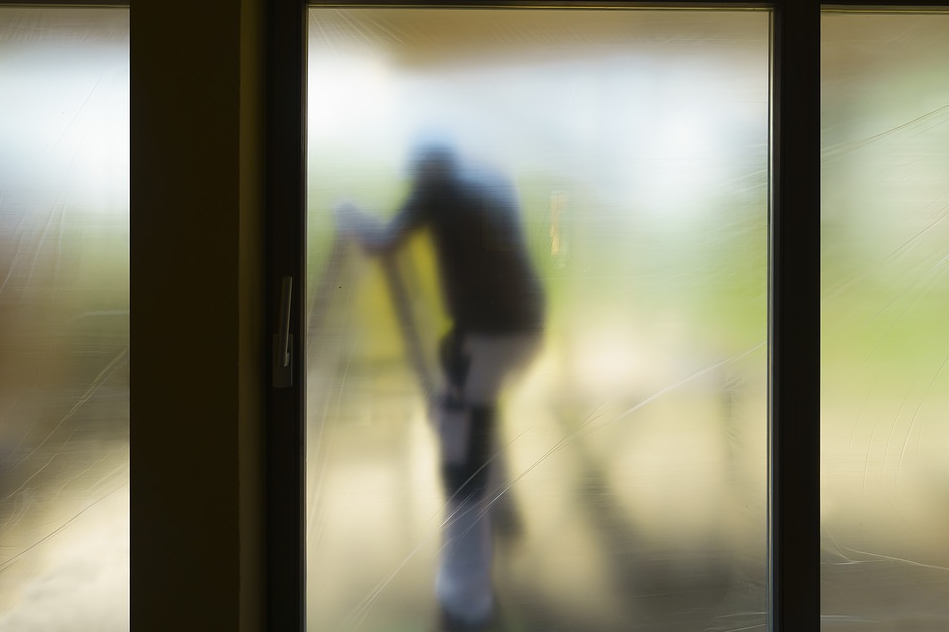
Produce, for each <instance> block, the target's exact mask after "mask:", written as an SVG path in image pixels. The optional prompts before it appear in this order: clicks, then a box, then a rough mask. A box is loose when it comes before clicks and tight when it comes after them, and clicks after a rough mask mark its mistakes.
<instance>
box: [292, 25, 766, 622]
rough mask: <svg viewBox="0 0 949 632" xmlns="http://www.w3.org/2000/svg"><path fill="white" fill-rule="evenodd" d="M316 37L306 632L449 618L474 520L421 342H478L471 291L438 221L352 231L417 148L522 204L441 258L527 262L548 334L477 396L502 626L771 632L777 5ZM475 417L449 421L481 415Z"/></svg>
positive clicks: (388, 28)
mask: <svg viewBox="0 0 949 632" xmlns="http://www.w3.org/2000/svg"><path fill="white" fill-rule="evenodd" d="M308 19H309V23H308V60H307V66H308V75H307V76H308V84H307V101H308V111H307V129H308V136H307V164H308V166H307V203H306V206H307V223H308V232H307V238H308V245H307V280H306V295H307V297H308V300H307V304H306V316H305V319H306V337H307V339H306V349H307V353H308V356H307V358H308V360H307V364H306V383H307V391H306V424H307V435H308V438H307V462H308V464H309V465H308V469H307V479H306V485H307V498H306V538H307V549H306V554H307V571H306V577H307V610H308V617H307V626H308V629H310V630H329V629H332V630H366V631H374V630H379V631H382V630H417V629H436V628H434V627H431V626H435V625H436V624H437V623H438V621H439V619H440V618H444V616H445V613H444V612H443V611H444V610H445V608H446V603H445V596H444V592H445V591H444V578H443V577H442V575H443V574H444V571H442V572H440V571H439V569H440V568H442V567H443V566H444V564H445V562H444V560H445V559H446V558H447V557H449V556H450V555H451V551H452V550H453V548H452V547H453V546H454V543H455V542H457V541H460V539H461V538H463V536H460V535H459V534H458V528H457V527H456V526H455V525H457V524H458V521H461V520H463V519H464V518H463V517H462V516H461V515H460V514H459V512H458V510H457V507H456V505H455V504H453V499H452V497H451V496H452V494H451V493H450V490H448V489H446V483H445V481H444V477H443V467H442V466H443V464H444V462H445V460H446V458H449V457H448V456H446V450H449V449H450V448H446V447H445V444H444V441H445V432H446V431H445V429H444V425H439V424H444V419H443V417H444V401H443V397H444V394H445V392H446V391H447V390H450V389H449V387H450V386H451V385H452V384H454V382H453V381H452V379H453V378H452V377H451V375H450V374H451V371H450V370H449V371H447V375H446V370H445V367H446V364H445V362H444V357H439V355H438V352H437V350H438V348H439V345H440V342H441V341H444V340H446V336H447V334H448V333H449V332H453V331H454V332H457V331H458V330H459V329H465V330H466V333H468V334H471V335H469V341H470V340H475V339H477V340H480V338H478V336H477V334H479V333H484V332H479V330H478V326H479V325H478V324H475V325H470V324H467V323H470V322H472V321H469V320H467V316H465V315H464V314H466V313H470V312H465V311H464V310H459V309H458V308H457V306H456V305H454V303H453V300H454V299H453V296H455V295H456V294H458V293H463V291H464V289H465V288H467V287H468V286H467V285H464V284H465V283H474V281H471V280H467V281H466V280H464V279H463V280H459V278H462V277H463V276H464V275H462V276H461V277H459V276H458V275H459V274H460V273H459V272H458V270H456V269H453V268H452V267H451V265H450V260H451V258H452V256H453V254H452V253H453V252H455V251H453V250H451V249H450V248H448V247H446V245H445V242H444V235H443V232H440V231H443V230H445V229H444V228H443V227H442V224H440V223H439V222H441V221H442V220H440V219H438V218H437V217H435V218H433V219H431V220H430V221H429V222H427V223H426V222H418V230H413V231H410V232H408V233H407V234H406V238H405V240H404V241H402V242H400V244H399V247H398V248H395V249H394V250H393V251H392V252H386V253H384V254H381V255H380V254H378V253H374V252H373V251H372V250H371V248H370V249H369V250H367V249H366V248H365V247H363V246H365V245H367V244H366V241H367V232H366V231H362V230H360V228H359V227H358V226H356V227H355V228H354V227H353V225H352V224H350V223H346V220H345V218H341V215H345V214H346V211H345V209H352V208H358V209H360V211H361V213H362V214H361V215H360V217H361V218H363V220H365V221H366V222H371V221H372V220H373V218H375V219H377V220H378V221H379V222H381V223H383V224H384V223H386V222H389V221H391V220H392V219H393V217H394V216H395V214H396V212H397V211H398V209H400V208H403V207H404V205H406V200H407V199H409V198H410V197H411V196H412V195H413V192H414V194H418V191H419V189H420V188H422V189H424V187H425V184H424V183H423V182H421V181H420V177H419V173H418V171H417V169H416V170H414V171H413V163H412V157H413V155H415V154H416V153H417V152H418V151H419V148H420V147H421V148H423V149H424V147H425V146H426V143H435V144H436V145H438V144H444V145H450V147H451V149H452V151H453V152H455V157H456V158H457V160H458V162H459V164H460V163H462V162H463V163H464V165H465V167H464V169H465V170H466V171H465V174H466V175H465V177H466V178H470V179H471V180H472V181H475V180H477V178H480V177H483V176H484V174H486V173H489V172H491V173H498V174H500V177H502V178H503V179H504V180H505V181H507V182H508V183H509V187H510V190H513V191H515V192H516V193H515V197H516V208H517V210H518V215H517V222H518V223H519V226H520V228H519V229H515V228H509V229H506V230H507V232H504V231H502V232H501V234H500V235H498V234H497V233H492V232H491V231H492V229H491V228H490V224H489V223H488V222H489V220H488V219H484V220H483V222H484V223H482V224H477V226H481V227H482V228H478V229H476V230H474V231H473V232H471V234H470V236H469V239H468V240H467V241H463V242H461V243H463V244H466V245H464V246H453V248H466V249H470V250H475V251H476V252H477V253H482V254H483V253H484V252H487V253H488V255H487V258H486V261H487V263H483V264H482V263H479V264H477V265H479V266H480V265H485V266H491V265H494V264H493V263H491V262H493V261H495V260H498V259H504V258H505V257H507V256H508V255H509V254H510V252H511V251H512V250H518V251H520V252H521V253H522V254H523V256H524V258H525V259H526V260H527V261H528V262H529V268H531V269H532V270H533V271H534V273H535V274H536V277H537V278H538V279H539V283H540V286H541V288H542V294H543V297H544V300H543V303H544V306H545V309H544V318H543V321H542V335H541V336H540V340H541V342H540V344H539V346H538V348H537V349H536V351H535V353H534V354H533V355H532V356H531V357H530V360H529V361H528V362H525V363H524V365H523V367H522V368H523V370H522V371H521V372H520V373H519V374H518V376H517V377H518V379H516V380H515V381H513V382H512V383H511V384H510V386H509V388H507V389H505V390H503V391H502V392H501V393H500V395H499V396H498V397H497V399H496V400H494V401H492V404H494V408H495V416H494V417H493V419H494V423H493V426H492V427H493V429H494V431H495V433H496V436H495V437H494V442H493V444H492V447H491V449H490V452H489V455H490V456H489V458H488V461H489V464H488V465H487V468H486V469H488V470H490V476H488V483H487V484H486V492H485V494H486V498H487V500H486V501H485V503H484V504H483V505H479V507H480V509H479V510H480V511H483V512H485V517H484V519H483V520H485V521H488V522H489V523H490V534H491V539H492V542H493V553H492V554H491V555H490V561H489V562H488V567H489V570H490V573H491V575H492V577H493V584H492V586H493V593H494V602H495V609H494V613H495V614H494V619H493V621H494V623H493V625H495V626H498V627H496V628H491V629H499V630H501V629H503V630H541V629H545V630H546V629H558V630H564V631H571V630H604V631H605V630H628V629H649V630H683V629H746V628H753V627H756V626H763V625H764V622H765V616H766V615H765V611H766V609H767V606H766V600H767V594H766V550H767V546H766V542H767V432H768V413H767V410H768V405H767V393H768V391H767V359H768V343H767V338H768V320H767V319H768V290H767V283H768V280H767V270H768V266H767V261H768V226H769V116H770V104H769V93H770V83H769V80H770V74H769V73H770V63H771V60H770V52H769V51H770V27H771V24H770V14H769V12H767V11H643V10H614V11H590V10H579V9H569V10H534V9H531V10H518V9H510V10H487V9H479V10H462V9H457V10H455V9H381V8H374V9H368V8H351V9H340V8H312V9H311V10H310V11H309V16H308ZM433 139H434V140H433ZM416 164H417V163H416ZM471 165H474V166H471ZM472 174H474V175H472ZM498 181H500V180H498ZM492 190H494V189H492ZM478 195H480V196H481V197H478V200H479V202H478V204H480V205H481V207H482V208H488V207H489V206H490V204H491V203H490V201H489V198H490V199H493V198H491V197H490V196H487V197H485V196H486V195H487V194H478ZM463 205H464V203H463V201H462V202H459V201H458V200H457V199H456V200H454V201H453V202H446V203H443V204H441V205H437V208H434V207H433V210H432V213H434V214H436V215H437V214H438V213H441V214H444V215H443V217H451V216H452V214H453V213H454V214H456V215H458V214H462V213H464V212H465V211H464V210H462V209H461V206H463ZM409 206H411V204H409ZM341 209H343V210H341ZM444 221H451V220H444ZM479 221H481V220H479ZM413 226H415V224H413ZM369 232H371V231H369ZM498 240H500V245H499V244H498ZM369 241H371V239H369ZM472 244H473V245H472ZM368 245H369V246H371V245H372V244H371V243H370V244H368ZM469 246H470V248H469ZM446 250H448V252H447V254H446ZM472 256H476V255H472ZM505 260H506V259H505ZM471 265H475V264H471ZM511 274H519V273H518V272H516V271H515V272H511ZM464 278H465V279H466V278H467V277H464ZM506 281H507V280H506V279H505V278H504V277H503V273H500V276H497V277H495V285H494V286H492V287H496V286H501V285H503V284H504V283H506ZM459 288H461V289H459ZM525 300H526V299H525ZM499 305H500V303H491V304H488V305H484V306H483V307H484V308H485V310H487V311H488V312H489V313H497V310H500V309H501V307H499ZM492 310H495V311H494V312H492ZM475 311H477V310H475ZM492 322H494V321H492ZM486 334H487V337H488V338H490V337H491V336H492V335H494V336H495V338H497V339H500V338H503V336H500V337H498V335H497V332H494V331H487V332H486ZM448 339H450V337H449V338H448ZM471 344H472V345H474V346H473V347H472V349H476V348H477V344H476V343H471ZM472 353H473V354H475V355H473V356H472V357H474V358H477V355H476V354H477V351H476V350H474V351H472ZM473 362H477V359H475V360H473ZM495 370H497V371H500V369H495ZM468 384H469V386H470V382H469V383H468ZM462 399H464V398H462ZM480 403H483V402H469V401H462V404H461V405H462V406H463V407H464V406H466V405H469V404H470V405H471V410H472V411H474V412H471V411H469V413H470V415H472V417H471V419H473V420H474V421H472V422H471V423H473V424H478V423H480V422H479V421H478V419H480V418H479V417H478V416H477V415H478V414H479V413H478V410H477V405H479V404H480ZM469 413H466V414H469ZM471 528H472V529H476V528H479V527H477V526H472V527H471ZM436 584H438V585H439V586H440V588H436ZM449 608H450V604H449Z"/></svg>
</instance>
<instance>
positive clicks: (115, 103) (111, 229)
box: [0, 7, 129, 632]
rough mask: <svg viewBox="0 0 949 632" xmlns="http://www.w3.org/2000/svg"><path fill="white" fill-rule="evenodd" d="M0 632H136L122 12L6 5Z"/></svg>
mask: <svg viewBox="0 0 949 632" xmlns="http://www.w3.org/2000/svg"><path fill="white" fill-rule="evenodd" d="M0 94H2V95H3V96H2V97H0V543H2V546H0V629H2V630H4V632H19V631H27V630H57V631H59V630H63V631H76V632H79V631H87V630H99V631H113V630H127V629H128V625H129V624H128V541H129V535H128V351H129V338H128V305H129V302H128V301H129V299H128V11H126V10H121V9H64V8H56V9H52V8H49V9H38V8H32V9H23V8H11V7H0Z"/></svg>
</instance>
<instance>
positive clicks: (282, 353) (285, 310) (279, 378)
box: [273, 276, 293, 388]
mask: <svg viewBox="0 0 949 632" xmlns="http://www.w3.org/2000/svg"><path fill="white" fill-rule="evenodd" d="M292 301H293V277H291V276H285V277H283V281H282V282H281V284H280V306H279V316H278V320H277V333H276V334H274V337H273V385H274V386H275V387H276V388H287V387H289V386H291V385H292V384H293V367H292V364H291V360H292V355H291V354H292V348H293V334H291V333H290V307H291V303H292Z"/></svg>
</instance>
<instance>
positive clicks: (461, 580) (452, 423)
mask: <svg viewBox="0 0 949 632" xmlns="http://www.w3.org/2000/svg"><path fill="white" fill-rule="evenodd" d="M535 347H536V341H534V342H533V343H528V342H525V340H523V339H521V337H507V338H503V339H502V338H497V337H486V336H465V337H464V338H461V339H455V340H451V339H449V340H448V341H447V342H446V344H445V345H444V346H443V356H442V358H443V364H444V367H445V373H446V376H447V378H448V394H447V395H446V397H445V399H444V401H443V402H442V404H441V408H440V411H439V415H438V434H439V439H440V443H441V459H442V480H443V484H444V488H445V495H446V498H447V503H446V509H447V512H446V513H447V515H446V520H445V526H444V540H445V544H444V548H443V550H442V558H441V564H440V567H439V573H438V580H437V587H436V588H437V593H438V597H439V601H440V602H441V605H442V607H443V609H444V610H445V611H446V612H447V614H448V615H449V616H450V617H452V618H453V619H455V620H459V621H461V622H463V623H466V624H477V623H480V622H483V621H485V620H487V619H488V618H490V616H491V614H492V613H493V608H494V603H493V601H494V600H493V587H492V581H491V569H492V553H493V546H492V533H491V521H490V517H489V512H488V509H489V507H488V502H489V500H490V499H487V498H486V493H487V486H488V482H489V473H490V470H491V463H492V460H493V459H494V458H495V455H494V454H493V446H494V441H493V437H494V434H495V431H496V428H495V425H496V401H497V398H498V395H499V392H500V390H501V386H502V384H503V383H504V378H505V377H506V376H507V374H508V373H510V371H511V370H512V369H514V368H516V367H518V366H519V365H521V364H522V363H523V361H524V360H525V358H526V357H529V352H531V351H532V350H533V349H534V348H535Z"/></svg>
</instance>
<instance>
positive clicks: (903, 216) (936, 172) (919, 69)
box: [821, 13, 949, 632]
mask: <svg viewBox="0 0 949 632" xmlns="http://www.w3.org/2000/svg"><path fill="white" fill-rule="evenodd" d="M822 30H823V36H822V44H821V46H822V50H823V58H822V78H821V79H822V91H823V96H822V129H823V139H822V169H823V171H822V191H823V193H822V196H823V199H822V221H823V228H822V241H823V252H822V257H823V267H822V276H823V278H822V297H823V315H822V328H823V334H822V339H823V348H822V368H821V379H822V427H821V443H822V453H823V454H822V464H821V465H822V485H821V494H822V533H823V557H822V561H823V573H822V588H823V594H822V609H823V614H824V617H825V622H831V621H832V622H833V623H834V626H833V629H834V630H880V631H881V632H882V631H885V630H886V631H888V630H892V631H894V632H896V631H903V630H913V629H919V630H942V629H949V601H947V600H946V596H947V595H949V549H947V548H946V534H947V533H949V512H947V510H946V498H947V494H949V466H947V464H946V463H947V461H946V458H945V448H946V439H947V436H949V435H947V431H946V429H947V425H946V410H947V405H949V402H947V396H949V371H947V358H949V328H947V326H946V323H947V320H946V314H949V275H947V274H946V271H947V269H949V268H947V258H949V248H947V245H949V218H947V214H949V154H947V150H946V148H947V147H949V124H947V122H949V105H947V104H949V84H947V82H946V81H945V76H946V75H945V71H946V59H947V58H949V16H947V15H895V14H853V13H849V14H834V13H829V14H825V15H824V17H823V21H822ZM827 627H828V628H829V626H827Z"/></svg>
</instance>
